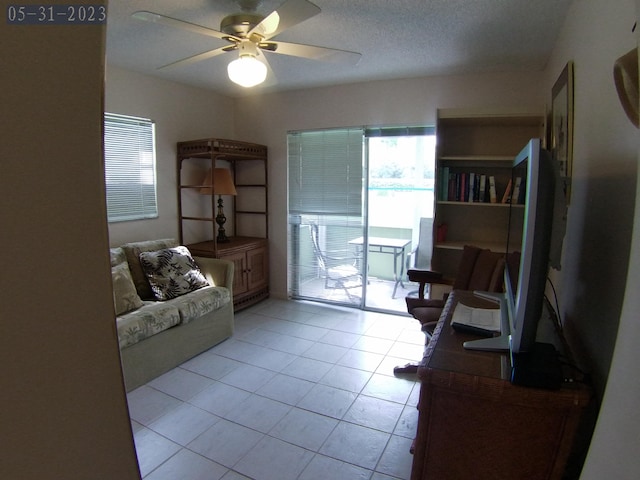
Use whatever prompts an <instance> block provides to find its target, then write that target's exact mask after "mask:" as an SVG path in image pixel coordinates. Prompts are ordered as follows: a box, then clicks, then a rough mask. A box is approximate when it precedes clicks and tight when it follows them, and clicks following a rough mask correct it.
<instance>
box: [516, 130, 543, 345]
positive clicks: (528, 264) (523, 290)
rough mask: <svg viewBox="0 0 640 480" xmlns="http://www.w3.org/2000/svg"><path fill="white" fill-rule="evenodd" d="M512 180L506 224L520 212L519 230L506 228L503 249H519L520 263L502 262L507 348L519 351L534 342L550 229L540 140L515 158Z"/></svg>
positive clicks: (540, 310)
mask: <svg viewBox="0 0 640 480" xmlns="http://www.w3.org/2000/svg"><path fill="white" fill-rule="evenodd" d="M512 182H513V184H514V189H516V188H518V183H519V184H520V192H519V196H518V198H515V197H516V195H515V194H516V192H515V191H514V195H513V196H512V199H511V206H510V208H509V211H510V224H511V223H513V222H517V221H518V217H522V232H521V235H517V234H514V231H513V230H512V229H509V234H508V240H507V250H508V251H518V250H519V251H520V262H519V264H518V265H517V271H513V270H514V269H515V265H513V263H512V262H507V264H506V268H505V286H506V301H507V308H508V309H509V317H510V319H509V320H510V321H509V323H510V330H511V332H510V335H511V341H510V349H511V352H512V353H521V352H527V351H529V350H531V349H532V348H533V346H534V344H535V341H536V332H537V327H538V320H539V319H540V316H541V315H542V309H543V304H544V291H545V287H546V283H547V275H548V272H549V248H550V245H551V234H552V229H553V209H554V195H555V171H554V168H553V164H552V161H551V155H550V154H549V152H547V151H546V150H544V149H542V148H541V147H540V139H537V138H536V139H532V140H530V141H529V143H528V144H527V145H526V146H525V148H524V149H523V150H522V151H521V152H520V153H519V154H518V156H517V157H516V158H515V160H514V163H513V170H512ZM523 188H524V191H523V190H522V189H523ZM520 205H522V206H520ZM518 246H519V248H518ZM516 279H517V280H516Z"/></svg>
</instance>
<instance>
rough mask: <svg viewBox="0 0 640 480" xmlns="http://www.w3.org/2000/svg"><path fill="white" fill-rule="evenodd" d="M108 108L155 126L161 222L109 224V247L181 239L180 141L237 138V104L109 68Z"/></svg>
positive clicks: (187, 88)
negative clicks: (153, 240)
mask: <svg viewBox="0 0 640 480" xmlns="http://www.w3.org/2000/svg"><path fill="white" fill-rule="evenodd" d="M105 103H106V105H105V110H106V111H107V112H110V113H118V114H122V115H133V116H137V117H145V118H150V119H152V120H154V121H155V122H156V171H157V179H158V180H157V181H158V185H157V187H158V215H159V216H158V218H155V219H149V220H143V221H132V222H118V223H110V224H109V243H110V245H111V246H117V245H121V244H123V243H126V242H133V241H138V240H148V239H152V238H167V237H171V238H178V210H177V189H176V185H177V180H176V143H177V142H182V141H187V140H198V139H200V138H209V137H217V138H233V130H232V129H233V118H234V113H233V102H232V100H231V99H229V98H227V97H224V96H222V95H218V94H215V93H213V92H211V91H207V90H202V89H197V88H193V87H188V86H185V85H180V84H177V83H172V82H168V81H164V80H159V79H156V78H152V77H148V76H145V75H140V74H137V73H134V72H130V71H126V70H122V69H119V68H116V67H113V66H109V67H108V68H107V82H106V98H105Z"/></svg>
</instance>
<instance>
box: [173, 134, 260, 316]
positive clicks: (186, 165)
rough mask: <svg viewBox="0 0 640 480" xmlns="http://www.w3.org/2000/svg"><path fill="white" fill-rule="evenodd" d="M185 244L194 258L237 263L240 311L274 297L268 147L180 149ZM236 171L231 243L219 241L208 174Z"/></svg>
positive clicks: (229, 209) (194, 144) (214, 142)
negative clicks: (206, 191) (206, 182)
mask: <svg viewBox="0 0 640 480" xmlns="http://www.w3.org/2000/svg"><path fill="white" fill-rule="evenodd" d="M177 150H178V156H177V179H178V217H179V233H180V242H181V243H182V244H184V245H186V246H187V248H189V250H190V251H191V253H192V254H193V255H195V256H202V257H212V258H221V259H225V260H229V261H231V262H233V264H234V267H235V270H234V277H233V304H234V309H235V311H239V310H241V309H243V308H245V307H248V306H250V305H253V304H254V303H257V302H259V301H261V300H263V299H265V298H267V297H268V296H269V245H268V237H269V231H268V229H269V211H268V178H267V147H266V146H264V145H258V144H254V143H247V142H241V141H237V140H227V139H219V138H206V139H200V140H192V141H186V142H178V144H177ZM214 167H223V168H228V169H229V170H231V176H232V178H233V181H234V185H235V188H236V191H237V195H236V196H235V197H231V196H227V197H226V198H225V202H224V212H225V215H226V216H227V223H226V224H225V225H224V227H225V229H226V230H227V232H228V234H229V239H228V241H227V242H218V240H217V236H216V228H217V225H216V213H217V208H216V202H217V197H218V196H217V195H216V193H215V192H214V191H211V194H209V195H202V194H201V191H202V189H203V188H210V189H211V190H213V187H212V186H211V185H209V186H207V185H204V184H203V177H204V176H205V174H206V172H207V170H209V169H213V168H214Z"/></svg>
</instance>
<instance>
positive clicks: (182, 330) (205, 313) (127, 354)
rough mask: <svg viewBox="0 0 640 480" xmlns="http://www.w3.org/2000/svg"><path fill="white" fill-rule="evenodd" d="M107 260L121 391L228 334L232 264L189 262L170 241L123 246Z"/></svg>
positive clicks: (210, 260)
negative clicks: (114, 311)
mask: <svg viewBox="0 0 640 480" xmlns="http://www.w3.org/2000/svg"><path fill="white" fill-rule="evenodd" d="M176 247H177V248H176ZM110 255H111V273H112V279H113V286H114V306H115V310H116V324H117V331H118V340H119V344H120V352H121V353H120V355H121V361H122V369H123V373H124V379H125V385H126V388H127V391H131V390H133V389H134V388H136V387H139V386H140V385H143V384H145V383H147V382H148V381H149V380H152V379H153V378H155V377H157V376H159V375H161V374H163V373H165V372H167V371H168V370H170V369H172V368H174V367H176V366H178V365H179V364H181V363H182V362H184V361H186V360H188V359H189V358H191V357H194V356H195V355H197V354H199V353H201V352H203V351H205V350H207V349H209V348H211V347H212V346H214V345H216V344H217V343H220V342H221V341H223V340H225V339H226V338H229V337H230V336H231V335H232V334H233V300H232V292H231V286H232V285H233V263H231V262H228V261H225V260H218V259H214V258H204V257H191V256H190V254H189V252H188V250H186V249H185V247H180V246H179V245H178V244H177V243H176V241H175V240H173V239H161V240H151V241H147V242H136V243H128V244H125V245H122V246H121V247H117V248H112V249H111V250H110ZM172 255H175V257H173V256H172ZM141 258H142V259H143V261H142V262H141ZM193 261H195V265H192V263H190V262H193ZM145 262H146V263H145ZM185 262H186V263H185ZM185 265H189V266H188V267H184V266H185ZM153 266H155V267H157V268H158V271H160V270H162V272H160V274H159V276H158V275H156V273H158V272H157V271H154V270H152V267H153ZM181 268H182V270H180V269H181ZM185 268H186V270H189V271H188V272H187V273H186V274H184V275H179V273H181V272H184V271H186V270H185ZM167 272H169V274H167ZM173 272H178V274H174V273H173ZM163 275H164V277H163ZM174 275H177V276H178V277H179V278H178V280H177V281H175V280H174V278H173V276H174ZM180 282H182V283H180ZM185 290H186V292H185Z"/></svg>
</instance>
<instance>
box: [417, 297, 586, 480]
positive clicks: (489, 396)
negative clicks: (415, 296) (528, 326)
mask: <svg viewBox="0 0 640 480" xmlns="http://www.w3.org/2000/svg"><path fill="white" fill-rule="evenodd" d="M459 300H463V301H464V303H465V304H466V305H470V306H477V307H483V308H490V307H491V306H495V303H493V305H492V304H491V303H489V301H488V300H485V299H481V298H478V297H477V296H474V295H473V292H461V291H457V290H456V291H454V292H452V294H451V295H449V298H448V300H447V303H446V305H445V308H444V310H443V312H442V315H441V317H440V320H439V322H438V325H437V326H436V329H435V331H434V333H433V337H432V338H431V340H430V341H429V343H428V344H427V347H426V349H425V356H424V358H423V360H422V362H421V363H420V366H419V368H418V378H419V379H420V381H421V388H420V400H419V404H418V411H419V416H418V428H417V434H416V439H415V442H414V457H413V468H412V471H411V479H412V480H426V479H434V478H435V479H438V480H448V479H450V480H459V479H461V478H473V479H474V480H476V479H477V480H482V479H505V480H512V479H514V478H526V479H528V480H529V479H532V480H541V479H561V478H563V474H564V471H565V467H566V464H567V460H568V458H569V454H570V452H571V448H572V443H573V438H574V435H575V432H576V429H577V427H578V424H579V421H580V417H581V414H582V412H583V410H584V408H585V407H586V406H587V404H588V402H589V399H590V392H589V389H588V388H587V387H586V386H585V385H583V384H580V383H578V382H573V383H563V384H562V388H560V389H558V390H547V389H538V388H531V387H522V386H518V385H513V384H512V383H511V382H510V373H511V368H510V363H509V354H508V353H502V352H485V351H476V350H467V349H465V348H464V347H463V346H462V344H463V342H464V341H467V340H471V339H473V336H472V335H468V334H461V333H457V332H455V331H454V330H453V329H452V328H451V325H450V320H451V315H452V314H453V309H454V308H455V305H456V303H457V302H458V301H459ZM505 366H506V367H507V368H505Z"/></svg>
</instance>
